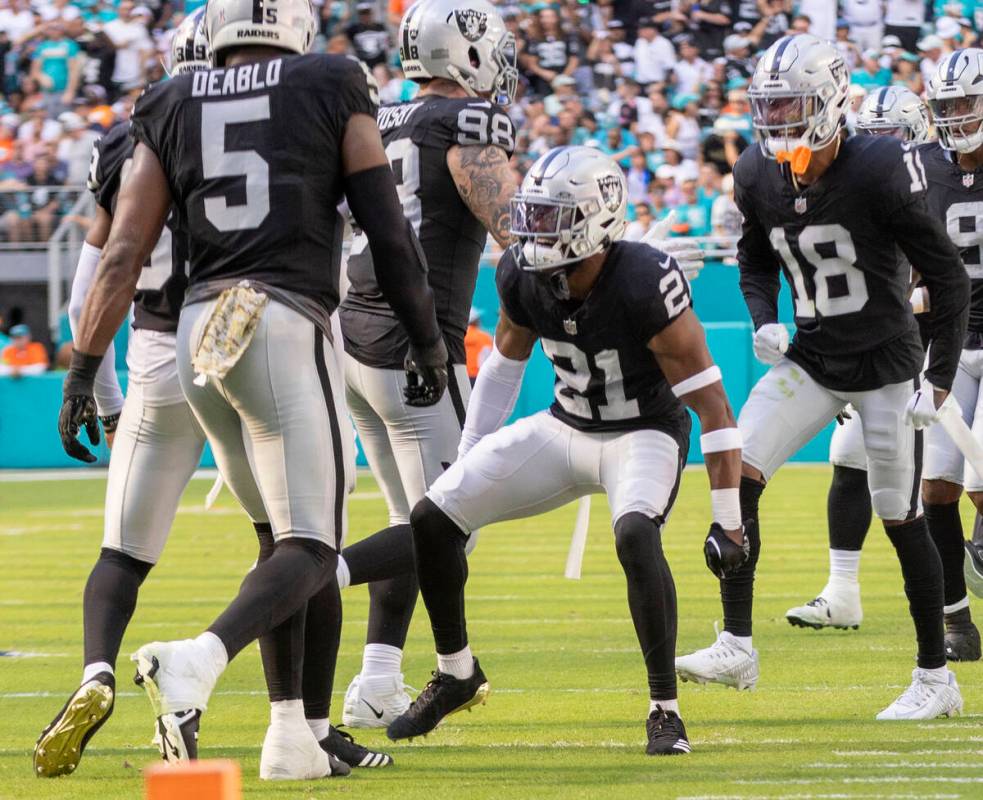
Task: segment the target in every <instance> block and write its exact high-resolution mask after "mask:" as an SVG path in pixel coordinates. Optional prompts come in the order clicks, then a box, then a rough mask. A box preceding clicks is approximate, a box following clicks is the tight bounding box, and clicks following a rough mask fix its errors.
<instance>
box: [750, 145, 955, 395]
mask: <svg viewBox="0 0 983 800" xmlns="http://www.w3.org/2000/svg"><path fill="white" fill-rule="evenodd" d="M926 184H927V182H926V178H925V169H924V165H923V164H922V161H921V158H920V156H919V153H918V151H917V150H915V149H913V148H911V147H909V146H907V145H904V144H902V143H901V142H900V141H898V140H897V139H894V138H892V137H888V136H854V137H852V138H850V139H847V140H846V141H845V142H843V143H842V145H841V147H840V151H839V154H838V155H837V157H836V159H835V160H834V161H833V163H832V165H831V166H830V167H829V168H828V169H827V170H826V172H825V173H824V174H823V175H822V176H821V177H820V178H819V179H818V180H817V181H816V182H815V183H814V184H811V185H809V186H804V187H801V188H800V189H798V190H797V189H796V188H795V186H794V185H793V184H792V182H791V180H790V179H789V178H788V177H786V168H783V167H780V166H779V165H778V164H777V162H775V161H773V160H770V159H767V158H765V156H764V155H763V154H762V152H761V149H760V148H759V147H757V146H755V147H749V148H748V149H747V150H745V151H744V153H742V154H741V158H740V159H739V161H738V163H737V165H736V167H735V169H734V190H735V191H734V199H735V201H736V203H737V206H738V208H739V209H740V211H741V213H742V214H743V215H744V223H743V230H742V236H741V239H740V242H739V243H738V254H737V260H738V263H739V265H740V270H741V290H742V292H743V293H744V298H745V301H746V302H747V305H748V310H749V311H750V313H751V318H752V319H753V320H754V324H755V327H756V328H757V327H760V326H761V325H764V324H767V323H769V322H775V321H776V320H777V318H778V313H777V300H778V289H779V267H780V268H781V270H782V271H784V273H785V277H786V279H787V280H788V283H789V285H790V286H791V288H792V293H793V296H794V304H795V325H796V333H795V338H794V340H793V342H792V345H791V346H790V348H789V351H788V357H789V358H790V359H791V360H792V361H794V362H795V363H796V364H798V365H799V366H801V367H802V368H803V369H804V370H805V371H806V372H807V373H808V374H809V375H810V377H812V378H813V379H814V380H815V381H816V382H817V383H819V384H820V385H822V386H825V387H826V388H828V389H833V390H838V391H868V390H873V389H879V388H880V387H882V386H886V385H888V384H892V383H901V382H903V381H907V380H911V379H912V378H914V377H915V376H916V375H917V374H918V373H919V371H920V370H921V367H922V362H923V359H924V353H923V350H922V345H921V340H920V337H919V333H918V326H917V324H916V322H915V318H914V315H913V314H912V311H911V306H910V305H909V303H908V294H909V286H910V283H911V269H912V268H913V269H915V270H917V271H918V272H919V273H921V274H922V275H923V276H927V277H928V278H929V279H930V280H932V281H935V282H936V286H940V285H941V284H943V283H948V284H951V286H952V287H953V288H955V289H956V291H955V292H950V293H949V297H948V299H946V298H944V297H939V298H938V300H939V306H938V307H936V296H935V293H934V291H933V295H932V304H933V310H932V314H933V318H932V320H931V321H930V325H931V327H932V331H933V335H934V336H935V343H934V344H933V351H934V352H933V363H932V365H931V366H930V368H929V370H928V372H927V374H928V377H929V380H930V381H931V382H932V383H933V384H934V385H936V386H939V387H942V388H948V386H949V384H950V383H951V381H952V376H953V374H954V373H955V369H956V365H957V363H958V352H959V348H958V346H961V339H962V333H961V331H964V330H965V308H966V305H965V300H966V298H964V297H960V296H959V295H961V294H962V291H961V287H962V286H963V284H964V283H965V278H964V277H963V275H962V273H963V268H962V264H961V263H960V260H959V253H958V252H957V250H956V248H955V247H954V246H953V244H952V242H951V241H950V240H949V237H948V236H947V235H946V232H945V228H944V226H943V225H942V223H941V221H940V220H939V219H937V218H936V217H935V216H933V215H932V214H931V213H930V212H929V210H928V207H927V205H926V201H925V189H926ZM909 261H910V267H909V264H908V262H909ZM933 323H935V324H933ZM956 340H959V341H958V346H957V347H955V348H954V347H953V345H954V344H955V343H956ZM936 356H938V357H939V358H936Z"/></svg>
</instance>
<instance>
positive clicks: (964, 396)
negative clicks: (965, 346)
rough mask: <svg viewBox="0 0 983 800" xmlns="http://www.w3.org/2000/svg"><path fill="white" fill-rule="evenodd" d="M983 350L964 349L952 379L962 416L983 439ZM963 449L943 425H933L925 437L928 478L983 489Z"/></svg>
mask: <svg viewBox="0 0 983 800" xmlns="http://www.w3.org/2000/svg"><path fill="white" fill-rule="evenodd" d="M981 378H983V350H963V352H962V355H961V356H960V357H959V369H957V370H956V376H955V378H953V381H952V394H953V396H954V397H955V398H956V400H957V401H958V403H959V407H960V408H961V409H962V412H963V419H964V420H965V421H966V424H967V425H968V426H969V427H970V429H971V430H972V431H973V436H975V437H976V438H977V439H983V393H981V392H980V380H981ZM964 461H965V459H964V458H963V454H962V452H961V451H960V450H959V448H958V447H956V445H955V444H954V443H953V441H952V439H950V438H949V434H948V433H946V432H945V429H944V428H943V427H942V426H941V425H933V426H932V427H931V428H929V429H928V433H927V435H926V437H925V472H924V475H923V476H922V477H923V478H925V480H930V481H931V480H940V481H948V482H949V483H957V484H959V485H963V486H965V487H966V491H967V492H983V478H981V477H980V476H979V475H977V474H976V470H974V469H973V468H972V467H971V466H970V465H969V462H966V463H965V464H964V463H963V462H964Z"/></svg>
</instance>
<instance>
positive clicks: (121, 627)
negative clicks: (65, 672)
mask: <svg viewBox="0 0 983 800" xmlns="http://www.w3.org/2000/svg"><path fill="white" fill-rule="evenodd" d="M153 566H154V565H153V564H150V563H148V562H146V561H139V560H138V559H135V558H133V557H132V556H128V555H126V553H121V552H119V551H118V550H112V549H110V548H108V547H104V548H102V550H100V552H99V558H98V559H97V560H96V563H95V564H94V565H93V567H92V572H90V573H89V579H88V581H86V584H85V592H84V594H83V596H82V620H83V631H84V633H83V642H84V646H83V652H84V659H83V662H82V663H83V665H84V664H95V663H99V662H102V663H105V664H115V663H116V657H117V656H118V655H119V648H120V645H121V644H122V642H123V634H124V633H125V632H126V626H127V625H129V624H130V618H131V617H132V616H133V611H134V609H136V607H137V594H138V593H139V591H140V585H141V584H142V583H143V581H144V579H145V578H146V577H147V574H148V573H149V572H150V570H151V569H152V568H153ZM110 671H112V668H110Z"/></svg>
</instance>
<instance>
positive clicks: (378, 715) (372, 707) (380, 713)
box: [362, 698, 384, 719]
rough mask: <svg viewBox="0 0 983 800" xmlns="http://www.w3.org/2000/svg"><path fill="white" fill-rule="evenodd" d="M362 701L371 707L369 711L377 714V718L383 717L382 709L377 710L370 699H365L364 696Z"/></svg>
mask: <svg viewBox="0 0 983 800" xmlns="http://www.w3.org/2000/svg"><path fill="white" fill-rule="evenodd" d="M362 702H363V703H365V705H367V706H368V707H369V711H371V712H372V713H373V714H375V718H376V719H382V715H383V713H384V712H382V711H376V710H375V706H373V705H372V704H371V703H370V702H369V701H368V700H365V699H364V698H363V699H362Z"/></svg>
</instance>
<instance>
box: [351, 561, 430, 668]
mask: <svg viewBox="0 0 983 800" xmlns="http://www.w3.org/2000/svg"><path fill="white" fill-rule="evenodd" d="M419 588H420V587H419V585H418V583H417V580H416V570H414V571H413V572H407V573H406V574H404V575H400V576H398V577H396V578H389V579H387V580H384V581H373V582H372V583H370V584H369V627H368V630H367V632H366V635H365V643H366V644H386V645H389V646H390V647H398V648H399V649H400V650H402V649H403V647H404V645H405V644H406V635H407V634H408V633H409V630H410V622H411V621H412V620H413V609H414V608H415V607H416V595H417V592H418V590H419Z"/></svg>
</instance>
